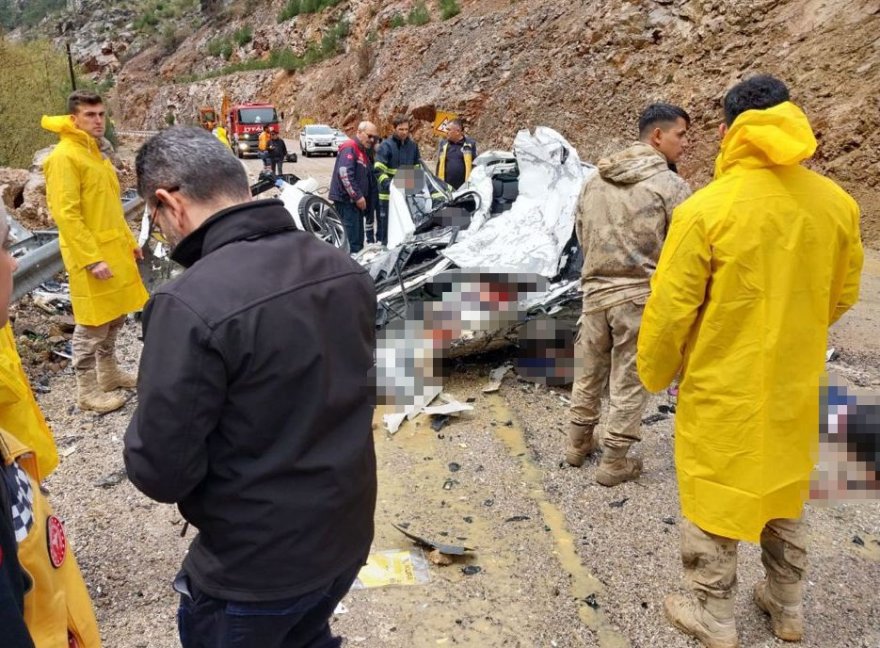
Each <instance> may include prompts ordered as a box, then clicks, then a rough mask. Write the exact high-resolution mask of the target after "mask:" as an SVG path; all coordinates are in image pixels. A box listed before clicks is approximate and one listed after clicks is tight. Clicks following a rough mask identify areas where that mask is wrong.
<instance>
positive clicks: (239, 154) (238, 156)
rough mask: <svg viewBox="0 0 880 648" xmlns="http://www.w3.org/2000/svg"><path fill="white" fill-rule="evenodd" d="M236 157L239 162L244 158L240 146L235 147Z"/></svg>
mask: <svg viewBox="0 0 880 648" xmlns="http://www.w3.org/2000/svg"><path fill="white" fill-rule="evenodd" d="M235 157H237V158H238V159H239V160H240V159H242V158H243V157H244V155H242V154H241V149H240V148H239V146H238V144H236V145H235Z"/></svg>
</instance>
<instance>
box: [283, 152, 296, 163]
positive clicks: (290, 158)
mask: <svg viewBox="0 0 880 648" xmlns="http://www.w3.org/2000/svg"><path fill="white" fill-rule="evenodd" d="M284 161H285V162H296V153H288V154H287V155H285V156H284Z"/></svg>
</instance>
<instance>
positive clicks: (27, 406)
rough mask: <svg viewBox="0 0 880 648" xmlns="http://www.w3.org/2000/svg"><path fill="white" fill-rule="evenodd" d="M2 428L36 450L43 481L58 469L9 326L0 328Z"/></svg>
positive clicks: (52, 443)
mask: <svg viewBox="0 0 880 648" xmlns="http://www.w3.org/2000/svg"><path fill="white" fill-rule="evenodd" d="M0 428H3V429H5V430H15V436H16V437H17V438H18V439H19V440H20V441H21V442H22V443H24V444H25V445H26V446H28V447H29V448H31V449H32V450H33V451H34V453H35V454H36V455H37V463H38V465H39V468H40V479H44V478H45V477H47V476H48V475H49V473H51V472H52V471H53V470H55V467H56V466H57V465H58V451H57V450H56V448H55V439H54V438H53V437H52V431H51V430H49V426H48V425H47V424H46V419H44V418H43V413H42V412H41V411H40V407H39V405H37V401H36V400H34V394H33V392H31V387H30V384H29V383H28V379H27V376H26V375H25V373H24V369H22V367H21V358H20V357H19V355H18V350H17V349H16V348H15V337H14V336H13V334H12V327H11V326H10V325H9V324H7V325H6V326H4V327H3V328H2V329H0Z"/></svg>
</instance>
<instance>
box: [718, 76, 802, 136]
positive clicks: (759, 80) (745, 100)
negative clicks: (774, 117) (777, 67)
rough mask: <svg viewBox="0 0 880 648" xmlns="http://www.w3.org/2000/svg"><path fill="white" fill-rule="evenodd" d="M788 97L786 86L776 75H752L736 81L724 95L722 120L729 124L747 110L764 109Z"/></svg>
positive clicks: (784, 100)
mask: <svg viewBox="0 0 880 648" xmlns="http://www.w3.org/2000/svg"><path fill="white" fill-rule="evenodd" d="M789 99H790V95H789V93H788V87H787V86H786V85H785V84H784V83H783V82H782V81H780V80H779V79H777V78H776V77H772V76H770V75H769V74H759V75H758V76H753V77H752V78H751V79H746V80H745V81H741V82H740V83H737V84H736V85H735V86H733V87H732V88H731V89H730V90H729V91H728V92H727V94H726V95H724V121H725V123H726V124H727V125H728V126H730V125H731V124H732V123H733V121H734V120H735V119H736V118H737V117H739V116H740V115H741V114H743V113H744V112H745V111H747V110H766V109H767V108H772V107H773V106H778V105H779V104H781V103H784V102H786V101H788V100H789Z"/></svg>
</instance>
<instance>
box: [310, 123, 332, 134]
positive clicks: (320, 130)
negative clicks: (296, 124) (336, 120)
mask: <svg viewBox="0 0 880 648" xmlns="http://www.w3.org/2000/svg"><path fill="white" fill-rule="evenodd" d="M332 134H333V129H332V128H330V127H329V126H323V125H318V126H306V135H332Z"/></svg>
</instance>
